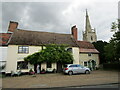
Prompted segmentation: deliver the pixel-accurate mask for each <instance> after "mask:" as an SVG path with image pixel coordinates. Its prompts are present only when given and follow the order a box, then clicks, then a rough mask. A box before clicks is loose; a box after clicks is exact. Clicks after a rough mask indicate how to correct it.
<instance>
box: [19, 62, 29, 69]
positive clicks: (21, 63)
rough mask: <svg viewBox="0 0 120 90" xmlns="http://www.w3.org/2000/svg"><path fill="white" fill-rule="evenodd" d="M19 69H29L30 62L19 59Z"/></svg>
mask: <svg viewBox="0 0 120 90" xmlns="http://www.w3.org/2000/svg"><path fill="white" fill-rule="evenodd" d="M17 69H18V70H19V69H28V62H25V61H19V62H17Z"/></svg>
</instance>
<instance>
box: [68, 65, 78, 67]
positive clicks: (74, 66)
mask: <svg viewBox="0 0 120 90" xmlns="http://www.w3.org/2000/svg"><path fill="white" fill-rule="evenodd" d="M69 67H77V65H70V66H69Z"/></svg>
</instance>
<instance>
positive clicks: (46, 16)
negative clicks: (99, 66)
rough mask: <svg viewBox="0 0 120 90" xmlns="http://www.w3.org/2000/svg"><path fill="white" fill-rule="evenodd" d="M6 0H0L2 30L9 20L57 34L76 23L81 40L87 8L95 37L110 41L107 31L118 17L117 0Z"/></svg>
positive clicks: (5, 28) (31, 28)
mask: <svg viewBox="0 0 120 90" xmlns="http://www.w3.org/2000/svg"><path fill="white" fill-rule="evenodd" d="M7 1H9V0H4V1H3V3H2V6H3V11H2V12H3V17H2V19H3V21H4V22H3V23H2V24H3V25H2V26H3V30H4V31H5V30H7V27H8V23H9V21H10V20H14V21H18V22H19V28H21V29H28V30H42V31H48V32H59V33H70V28H71V26H72V25H77V27H78V30H79V31H78V32H79V39H81V40H82V31H83V30H84V27H85V9H86V8H87V9H88V13H89V16H90V22H91V25H92V28H96V30H97V35H98V39H102V40H109V39H110V36H111V35H112V34H110V31H109V29H110V25H111V22H113V21H114V20H116V19H117V17H118V16H117V15H118V14H117V13H118V12H117V8H118V7H117V5H118V4H117V3H118V0H62V1H61V0H59V1H58V0H57V1H56V0H49V1H47V0H45V1H43V0H40V1H38V0H34V1H33V0H30V2H29V3H28V0H27V1H26V0H24V2H23V3H22V2H21V1H23V0H19V1H18V3H15V2H16V1H15V0H11V3H8V2H7ZM13 1H14V2H13ZM31 1H32V2H31ZM104 31H105V33H104ZM107 34H108V35H107ZM104 36H106V37H104Z"/></svg>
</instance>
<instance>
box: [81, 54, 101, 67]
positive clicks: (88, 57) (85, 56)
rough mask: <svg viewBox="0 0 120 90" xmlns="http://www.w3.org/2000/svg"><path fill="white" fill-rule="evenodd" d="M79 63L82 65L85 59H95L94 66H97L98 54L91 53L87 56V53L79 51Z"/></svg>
mask: <svg viewBox="0 0 120 90" xmlns="http://www.w3.org/2000/svg"><path fill="white" fill-rule="evenodd" d="M79 58H80V64H81V65H83V63H84V62H85V61H89V60H95V61H96V66H97V67H99V54H92V55H91V56H88V54H87V53H80V57H79Z"/></svg>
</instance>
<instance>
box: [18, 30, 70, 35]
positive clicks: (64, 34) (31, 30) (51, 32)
mask: <svg viewBox="0 0 120 90" xmlns="http://www.w3.org/2000/svg"><path fill="white" fill-rule="evenodd" d="M17 30H20V31H26V32H39V33H51V34H61V35H71V34H64V33H56V32H45V31H33V30H23V29H17Z"/></svg>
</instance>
